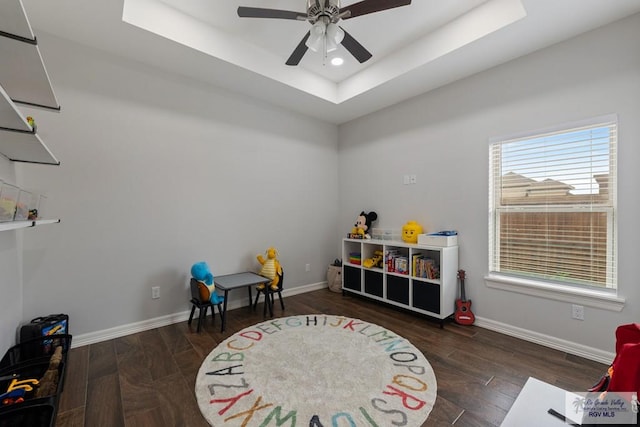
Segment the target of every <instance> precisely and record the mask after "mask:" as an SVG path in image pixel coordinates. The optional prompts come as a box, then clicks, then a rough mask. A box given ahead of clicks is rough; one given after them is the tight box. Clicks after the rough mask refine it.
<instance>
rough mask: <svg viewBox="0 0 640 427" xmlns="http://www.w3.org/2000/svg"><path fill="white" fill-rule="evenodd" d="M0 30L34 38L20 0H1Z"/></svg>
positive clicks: (26, 37)
mask: <svg viewBox="0 0 640 427" xmlns="http://www.w3.org/2000/svg"><path fill="white" fill-rule="evenodd" d="M0 8H1V9H2V14H0V30H1V31H3V32H5V33H9V34H14V35H16V36H19V37H22V38H25V39H30V40H34V39H35V37H34V35H33V31H32V30H31V24H29V19H28V18H27V14H26V13H25V11H24V7H23V6H22V2H21V1H20V0H2V6H0Z"/></svg>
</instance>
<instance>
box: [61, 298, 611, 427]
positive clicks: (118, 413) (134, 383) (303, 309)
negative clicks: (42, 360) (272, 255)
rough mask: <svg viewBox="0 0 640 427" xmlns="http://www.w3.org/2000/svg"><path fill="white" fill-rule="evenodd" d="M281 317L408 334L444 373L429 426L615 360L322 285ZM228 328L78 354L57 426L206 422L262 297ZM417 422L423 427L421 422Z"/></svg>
mask: <svg viewBox="0 0 640 427" xmlns="http://www.w3.org/2000/svg"><path fill="white" fill-rule="evenodd" d="M285 304H286V310H285V311H284V312H282V311H281V310H280V307H279V305H278V304H276V306H275V316H276V317H279V316H292V315H299V314H320V313H324V314H336V315H344V316H348V317H354V318H358V319H362V320H365V321H367V322H371V323H375V324H378V325H380V326H383V327H385V328H388V329H390V330H392V331H394V332H396V333H398V334H399V335H401V336H403V337H405V338H407V339H409V340H410V341H411V342H412V343H413V344H414V345H415V346H416V347H417V348H419V349H420V350H421V351H422V352H423V353H424V355H425V356H426V357H427V359H428V360H429V362H430V363H431V365H432V367H433V369H434V371H435V374H436V378H437V381H438V397H437V400H436V404H435V407H434V409H433V411H432V412H431V415H430V416H429V419H428V420H427V422H426V423H425V424H424V426H445V425H452V424H454V425H455V426H499V425H500V423H501V422H502V420H503V419H504V417H505V415H506V413H507V412H508V410H509V408H510V407H511V405H512V404H513V402H514V400H515V398H516V397H517V396H518V393H519V392H520V390H521V388H522V387H523V385H524V383H525V382H526V380H527V378H528V377H529V376H533V377H536V378H539V379H541V380H543V381H546V382H548V383H551V384H555V385H557V386H559V387H562V388H564V389H568V390H575V391H582V390H585V389H586V388H587V387H589V386H590V385H592V384H593V383H594V382H595V381H596V380H597V379H598V378H599V377H600V375H601V374H602V373H603V372H604V371H605V369H606V366H604V365H602V364H599V363H596V362H593V361H589V360H586V359H582V358H579V357H575V356H572V355H568V354H566V353H563V352H561V351H557V350H552V349H549V348H546V347H542V346H539V345H536V344H532V343H529V342H526V341H522V340H519V339H516V338H512V337H508V336H505V335H502V334H499V333H496V332H492V331H489V330H486V329H482V328H479V327H475V326H470V327H465V326H459V325H456V324H454V323H446V324H445V327H444V329H440V327H439V323H438V322H436V321H433V320H431V319H428V318H425V317H423V316H420V315H417V314H415V313H409V312H405V311H401V310H398V309H397V308H393V307H390V306H386V305H382V304H379V303H377V302H373V301H369V300H366V299H363V298H359V297H356V296H351V295H346V296H342V295H341V294H339V293H332V292H330V291H329V290H320V291H314V292H309V293H305V294H301V295H296V296H291V297H288V298H285ZM227 319H228V326H227V330H226V331H225V333H224V334H221V333H220V328H219V325H220V323H219V322H220V319H219V318H217V319H216V326H215V327H214V326H212V325H211V319H210V318H207V322H206V326H205V327H204V328H203V330H202V331H201V332H200V333H197V332H196V328H195V326H196V324H197V319H196V320H194V322H193V324H192V325H191V326H188V325H187V322H182V323H178V324H174V325H170V326H166V327H163V328H159V329H154V330H151V331H146V332H141V333H138V334H134V335H129V336H126V337H122V338H117V339H113V340H110V341H105V342H101V343H98V344H92V345H89V346H84V347H78V348H74V349H72V350H71V351H70V353H69V360H68V364H67V378H66V383H65V390H64V392H63V394H62V397H61V401H60V406H59V410H58V418H57V424H56V425H57V426H58V427H67V426H74V427H76V426H91V427H96V426H108V427H118V426H130V427H133V426H145V427H146V426H149V427H156V426H189V427H191V426H194V427H197V426H207V425H208V424H207V422H206V421H205V420H204V419H203V418H202V416H201V415H200V410H199V409H198V405H197V403H196V399H195V394H194V387H195V378H196V374H197V372H198V369H199V367H200V364H201V363H202V361H203V360H204V357H205V356H206V355H207V354H209V352H210V351H211V350H212V349H213V348H214V347H215V346H216V345H217V344H218V343H219V342H221V341H222V340H224V339H225V338H227V337H229V336H230V335H232V334H233V333H235V332H237V331H239V330H241V329H243V328H245V327H248V326H251V325H253V324H255V323H258V322H261V321H263V317H262V305H261V304H259V305H258V309H257V310H256V311H255V312H253V313H250V312H249V310H248V309H247V308H241V309H237V310H233V311H230V312H229V313H228V317H227ZM416 427H418V426H416Z"/></svg>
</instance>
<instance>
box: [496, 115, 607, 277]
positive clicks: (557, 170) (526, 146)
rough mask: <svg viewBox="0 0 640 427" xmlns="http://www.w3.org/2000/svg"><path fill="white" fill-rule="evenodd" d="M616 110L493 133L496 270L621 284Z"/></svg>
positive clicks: (501, 272) (504, 272) (514, 273)
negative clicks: (548, 126) (522, 131)
mask: <svg viewBox="0 0 640 427" xmlns="http://www.w3.org/2000/svg"><path fill="white" fill-rule="evenodd" d="M616 143H617V118H616V117H615V116H607V117H602V118H598V119H594V120H590V121H588V122H584V123H580V124H576V125H570V126H567V127H565V128H564V129H562V130H557V129H555V130H553V131H547V132H540V133H536V134H529V135H520V136H518V137H515V138H507V139H498V140H492V141H491V144H490V183H489V187H490V188H489V198H490V200H489V207H490V215H489V271H490V272H492V273H498V274H506V275H514V276H517V277H523V278H529V279H539V280H545V281H551V282H554V283H562V284H572V285H586V286H597V287H602V288H614V289H615V288H616V287H617V274H616V273H617V272H616V261H617V257H616Z"/></svg>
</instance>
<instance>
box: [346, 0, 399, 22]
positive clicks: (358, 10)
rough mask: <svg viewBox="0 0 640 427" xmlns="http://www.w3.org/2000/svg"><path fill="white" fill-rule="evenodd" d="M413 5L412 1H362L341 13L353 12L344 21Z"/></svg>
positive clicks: (347, 7)
mask: <svg viewBox="0 0 640 427" xmlns="http://www.w3.org/2000/svg"><path fill="white" fill-rule="evenodd" d="M410 4H411V0H362V1H361V2H358V3H354V4H352V5H350V6H345V7H342V8H340V13H343V12H346V11H349V12H351V13H350V14H348V15H347V16H345V17H344V18H342V19H349V18H355V17H356V16H361V15H366V14H369V13H375V12H381V11H383V10H387V9H394V8H396V7H400V6H407V5H410Z"/></svg>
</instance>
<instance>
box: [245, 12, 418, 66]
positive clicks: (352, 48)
mask: <svg viewBox="0 0 640 427" xmlns="http://www.w3.org/2000/svg"><path fill="white" fill-rule="evenodd" d="M409 4H411V0H362V1H360V2H358V3H354V4H352V5H350V6H346V7H341V6H340V0H307V13H303V12H294V11H289V10H279V9H264V8H260V7H244V6H240V7H239V8H238V16H239V17H241V18H276V19H293V20H297V21H309V23H310V24H311V25H312V27H311V29H310V30H309V31H308V32H307V34H306V35H305V36H304V37H303V38H302V40H301V41H300V43H299V44H298V46H297V47H296V48H295V49H294V51H293V53H292V54H291V56H290V57H289V59H287V62H286V64H287V65H298V64H299V63H300V61H301V60H302V57H303V56H304V54H305V53H306V52H307V49H311V50H312V51H314V52H318V51H320V50H322V52H323V53H324V56H325V57H326V55H327V52H332V51H334V50H336V49H337V48H338V45H339V44H342V46H344V47H345V49H347V50H348V51H349V53H351V55H353V56H354V57H355V58H356V59H357V60H358V61H359V62H360V63H363V62H365V61H367V60H369V59H370V58H371V56H372V55H371V53H370V52H369V51H368V50H367V49H365V47H364V46H362V45H361V44H360V43H358V41H357V40H356V39H354V38H353V37H352V36H351V35H350V34H349V33H347V32H346V31H345V30H344V28H342V27H340V26H339V25H338V22H339V21H340V20H341V19H349V18H355V17H356V16H361V15H367V14H369V13H375V12H380V11H383V10H387V9H393V8H396V7H400V6H407V5H409Z"/></svg>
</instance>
